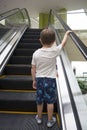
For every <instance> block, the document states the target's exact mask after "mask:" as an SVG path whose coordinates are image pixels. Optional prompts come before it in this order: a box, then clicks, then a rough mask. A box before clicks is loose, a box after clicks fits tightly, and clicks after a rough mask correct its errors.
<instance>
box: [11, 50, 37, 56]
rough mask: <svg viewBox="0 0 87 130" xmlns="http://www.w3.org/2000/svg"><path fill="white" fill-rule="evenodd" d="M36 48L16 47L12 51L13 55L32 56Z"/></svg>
mask: <svg viewBox="0 0 87 130" xmlns="http://www.w3.org/2000/svg"><path fill="white" fill-rule="evenodd" d="M35 50H36V49H16V50H15V51H14V54H13V55H14V56H32V54H33V52H34V51H35Z"/></svg>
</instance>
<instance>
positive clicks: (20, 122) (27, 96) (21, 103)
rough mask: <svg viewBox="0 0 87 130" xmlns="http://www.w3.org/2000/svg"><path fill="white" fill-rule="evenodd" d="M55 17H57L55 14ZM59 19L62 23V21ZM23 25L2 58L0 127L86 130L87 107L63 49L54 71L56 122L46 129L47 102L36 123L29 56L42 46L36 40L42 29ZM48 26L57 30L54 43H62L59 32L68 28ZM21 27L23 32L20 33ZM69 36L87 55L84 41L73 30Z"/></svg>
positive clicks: (84, 54) (0, 128) (63, 31)
mask: <svg viewBox="0 0 87 130" xmlns="http://www.w3.org/2000/svg"><path fill="white" fill-rule="evenodd" d="M17 10H19V9H17ZM52 15H55V13H52ZM18 16H19V15H18ZM50 16H51V15H50ZM56 16H57V15H56ZM23 18H24V17H23ZM58 19H60V18H58V17H57V20H58ZM10 20H12V18H10ZM8 21H9V20H8ZM11 22H12V23H11V24H8V25H9V27H11V26H12V25H13V21H11ZM22 22H23V21H22ZM58 22H60V23H63V22H61V20H59V21H58ZM23 24H24V23H23ZM63 25H64V24H63ZM63 25H62V26H63ZM22 26H23V25H22ZM22 26H21V24H20V22H19V23H18V25H17V23H16V24H15V26H14V27H17V28H19V30H18V29H17V30H18V34H19V35H18V36H19V38H18V36H17V39H15V42H14V43H15V46H12V48H11V50H12V52H11V53H10V54H9V58H7V57H5V60H6V58H7V60H6V62H5V64H4V67H2V68H3V69H1V71H0V74H1V75H0V130H34V129H35V130H42V129H43V130H47V129H51V130H73V129H74V130H86V128H87V127H86V126H87V125H86V123H85V124H84V123H83V119H85V120H84V121H85V122H86V120H87V117H86V116H85V115H86V114H87V110H86V108H87V107H86V106H85V103H84V101H83V98H82V95H81V91H80V89H79V87H78V84H77V81H76V79H75V76H74V74H73V72H72V69H71V65H70V61H69V59H68V56H67V54H66V52H65V51H64V50H63V51H62V54H61V56H60V57H58V58H57V66H58V67H57V68H58V70H57V71H58V74H59V78H57V80H56V81H57V93H58V99H57V103H55V109H54V116H55V117H56V119H57V122H56V124H55V125H54V127H52V128H47V126H46V121H47V109H46V104H44V110H43V123H42V124H41V125H38V124H37V123H36V121H35V115H36V111H37V108H36V103H35V96H36V95H35V90H33V89H32V78H31V58H32V54H33V52H34V51H35V50H36V49H38V48H40V47H41V44H40V42H39V36H40V32H41V29H30V28H29V27H28V26H27V25H26V27H24V28H23V29H22V30H21V27H22ZM50 27H51V28H53V29H54V31H55V33H56V41H57V43H60V42H61V38H62V36H61V34H64V33H65V30H68V29H70V28H68V27H67V26H66V25H64V26H63V29H60V28H55V25H54V26H53V25H50ZM20 30H21V32H22V33H19V31H20ZM2 35H3V34H2ZM9 37H10V36H9ZM70 37H71V38H72V39H73V41H74V42H76V46H79V47H78V48H79V49H80V50H81V53H82V54H83V56H84V57H85V58H87V57H86V56H87V55H86V54H87V51H86V47H85V46H84V45H83V43H82V42H81V41H80V40H79V39H77V37H76V35H75V34H74V33H72V34H70ZM74 42H73V43H74ZM78 43H81V45H82V47H81V46H80V44H78ZM8 45H9V44H8ZM11 45H12V43H11V44H10V46H11ZM6 47H7V45H6ZM13 48H14V49H13ZM11 50H9V52H10V51H11ZM2 52H5V49H3V50H2V51H1V54H2ZM2 63H3V62H2ZM1 65H2V64H1ZM78 99H79V100H80V101H81V103H80V102H79V100H78ZM82 106H83V109H82Z"/></svg>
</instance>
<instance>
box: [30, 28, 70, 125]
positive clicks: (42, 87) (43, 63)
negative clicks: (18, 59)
mask: <svg viewBox="0 0 87 130" xmlns="http://www.w3.org/2000/svg"><path fill="white" fill-rule="evenodd" d="M70 32H71V31H67V32H66V33H65V35H64V38H63V40H62V43H61V44H60V45H59V46H55V45H54V44H55V32H54V31H53V30H52V29H49V28H48V29H44V30H42V32H41V34H40V42H41V44H42V48H40V49H38V50H36V51H35V52H34V54H33V57H32V68H31V73H32V79H33V88H34V89H36V103H37V115H36V117H35V118H36V121H37V123H38V124H41V123H42V111H43V103H44V102H46V103H47V112H48V122H47V126H48V127H52V126H53V125H54V124H55V123H56V118H55V117H53V111H54V103H55V102H56V58H57V56H58V55H60V52H61V50H62V48H63V47H64V46H65V44H66V41H67V37H68V34H69V33H70Z"/></svg>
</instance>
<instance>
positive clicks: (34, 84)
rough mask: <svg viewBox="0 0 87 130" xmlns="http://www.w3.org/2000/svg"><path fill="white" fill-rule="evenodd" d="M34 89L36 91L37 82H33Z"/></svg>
mask: <svg viewBox="0 0 87 130" xmlns="http://www.w3.org/2000/svg"><path fill="white" fill-rule="evenodd" d="M33 89H36V81H33Z"/></svg>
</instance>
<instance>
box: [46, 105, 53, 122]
mask: <svg viewBox="0 0 87 130" xmlns="http://www.w3.org/2000/svg"><path fill="white" fill-rule="evenodd" d="M53 111H54V104H47V112H48V121H50V120H52V117H53Z"/></svg>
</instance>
